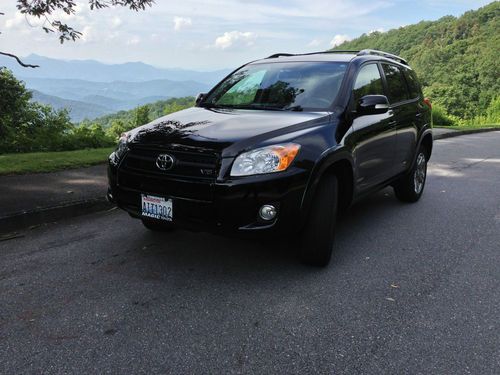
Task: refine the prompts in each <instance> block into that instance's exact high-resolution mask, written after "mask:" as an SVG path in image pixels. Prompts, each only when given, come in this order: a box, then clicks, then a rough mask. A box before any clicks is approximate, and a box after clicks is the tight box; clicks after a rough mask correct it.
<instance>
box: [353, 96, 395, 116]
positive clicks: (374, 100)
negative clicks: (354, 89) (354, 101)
mask: <svg viewBox="0 0 500 375" xmlns="http://www.w3.org/2000/svg"><path fill="white" fill-rule="evenodd" d="M388 110H389V100H388V99H387V96H385V95H365V96H363V97H362V98H361V99H360V100H359V102H358V105H357V108H356V112H357V113H358V114H359V115H360V116H363V115H379V114H382V113H386V112H387V111H388Z"/></svg>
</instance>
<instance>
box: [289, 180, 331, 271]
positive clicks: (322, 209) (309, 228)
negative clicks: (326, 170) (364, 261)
mask: <svg viewBox="0 0 500 375" xmlns="http://www.w3.org/2000/svg"><path fill="white" fill-rule="evenodd" d="M337 197H338V182H337V177H336V176H335V175H326V176H324V177H323V178H322V179H321V181H320V182H319V185H318V188H317V190H316V195H315V196H314V199H313V202H312V205H311V211H310V214H309V218H308V220H307V224H306V227H305V228H304V231H303V233H302V238H301V244H300V252H299V255H300V259H301V261H302V262H303V263H305V264H309V265H313V266H318V267H325V266H326V265H328V263H329V262H330V259H331V257H332V251H333V244H334V242H335V223H336V220H337V200H338V198H337Z"/></svg>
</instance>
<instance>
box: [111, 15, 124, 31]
mask: <svg viewBox="0 0 500 375" xmlns="http://www.w3.org/2000/svg"><path fill="white" fill-rule="evenodd" d="M122 23H123V21H122V19H121V18H120V17H117V16H115V17H113V18H111V27H112V28H113V29H115V28H117V27H120V25H121V24H122Z"/></svg>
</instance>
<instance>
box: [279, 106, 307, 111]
mask: <svg viewBox="0 0 500 375" xmlns="http://www.w3.org/2000/svg"><path fill="white" fill-rule="evenodd" d="M283 110H284V111H295V112H302V111H303V110H304V108H302V106H301V105H294V106H291V107H286V108H283Z"/></svg>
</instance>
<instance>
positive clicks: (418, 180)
mask: <svg viewBox="0 0 500 375" xmlns="http://www.w3.org/2000/svg"><path fill="white" fill-rule="evenodd" d="M427 155H428V153H427V150H426V149H425V147H420V149H419V150H418V153H417V157H416V159H415V162H414V163H413V167H412V169H411V170H410V171H409V172H408V173H407V174H406V175H404V176H403V177H401V178H400V179H399V180H398V181H397V182H396V183H395V184H394V185H393V188H394V194H395V195H396V197H397V198H398V199H399V200H400V201H402V202H409V203H413V202H416V201H418V200H419V199H420V197H421V196H422V193H423V192H424V188H425V181H426V179H427V160H428V156H427Z"/></svg>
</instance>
